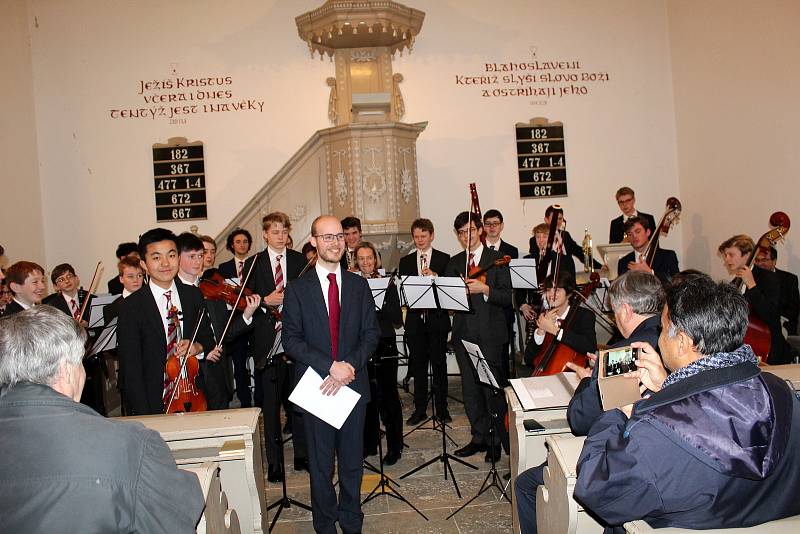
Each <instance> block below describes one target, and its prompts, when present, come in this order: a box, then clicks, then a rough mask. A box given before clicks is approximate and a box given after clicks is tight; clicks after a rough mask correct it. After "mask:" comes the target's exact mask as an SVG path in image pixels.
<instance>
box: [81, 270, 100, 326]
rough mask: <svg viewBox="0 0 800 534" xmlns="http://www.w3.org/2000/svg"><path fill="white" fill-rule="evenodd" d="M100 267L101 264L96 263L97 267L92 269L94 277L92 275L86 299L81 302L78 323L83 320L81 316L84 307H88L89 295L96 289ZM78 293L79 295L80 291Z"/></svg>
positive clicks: (84, 310) (84, 309)
mask: <svg viewBox="0 0 800 534" xmlns="http://www.w3.org/2000/svg"><path fill="white" fill-rule="evenodd" d="M102 266H103V262H102V261H98V262H97V266H96V267H95V268H94V275H92V281H91V282H90V283H89V292H88V293H86V299H85V300H84V301H83V306H81V313H80V315H78V322H80V321H82V320H83V314H84V313H86V306H88V305H89V295H91V294H92V293H94V290H95V289H97V286H96V284H97V275H98V274H99V272H100V269H101V268H102ZM78 292H79V293H80V290H79V291H78Z"/></svg>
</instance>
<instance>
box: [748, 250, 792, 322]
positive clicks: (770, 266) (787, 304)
mask: <svg viewBox="0 0 800 534" xmlns="http://www.w3.org/2000/svg"><path fill="white" fill-rule="evenodd" d="M777 260H778V250H777V249H776V248H775V247H769V252H766V251H764V250H759V251H758V253H757V254H756V266H758V267H760V268H761V269H764V270H765V271H772V272H773V273H775V274H776V275H778V278H779V279H780V281H781V284H780V285H781V291H780V295H781V296H780V304H779V305H778V313H779V315H780V316H781V317H783V318H784V319H786V321H785V322H784V323H783V326H784V327H785V328H786V334H787V335H789V336H796V335H797V321H798V314H800V292H799V291H798V286H797V275H795V274H792V273H790V272H787V271H782V270H780V269H778V268H777V267H775V262H776V261H777Z"/></svg>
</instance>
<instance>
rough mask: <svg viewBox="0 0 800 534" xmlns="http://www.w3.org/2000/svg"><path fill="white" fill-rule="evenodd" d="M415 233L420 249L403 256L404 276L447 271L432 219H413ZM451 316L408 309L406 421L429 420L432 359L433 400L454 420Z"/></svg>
mask: <svg viewBox="0 0 800 534" xmlns="http://www.w3.org/2000/svg"><path fill="white" fill-rule="evenodd" d="M411 237H412V238H413V239H414V246H415V247H416V250H415V251H414V252H412V253H411V254H408V255H406V256H404V257H402V258H401V259H400V267H399V272H400V276H437V275H439V274H441V275H444V271H445V269H446V268H447V262H448V261H450V255H449V254H446V253H444V252H441V251H439V250H436V249H435V248H433V240H434V238H435V236H434V229H433V223H432V222H431V221H430V220H429V219H417V220H415V221H414V222H413V223H411ZM448 332H450V316H449V315H448V313H447V311H445V310H413V309H409V310H408V311H407V312H406V322H405V336H406V341H407V342H408V348H409V350H410V356H411V358H410V362H409V365H410V367H411V376H412V377H413V378H414V413H412V414H411V417H409V418H408V420H407V421H406V423H408V424H409V425H417V424H419V423H421V422H422V421H424V420H425V418H426V417H427V413H426V412H427V409H428V363H430V365H431V368H432V371H433V402H434V408H435V413H436V417H437V418H439V419H442V420H444V421H445V422H450V421H452V419H451V418H450V413H449V412H448V410H447V365H446V353H447V334H448Z"/></svg>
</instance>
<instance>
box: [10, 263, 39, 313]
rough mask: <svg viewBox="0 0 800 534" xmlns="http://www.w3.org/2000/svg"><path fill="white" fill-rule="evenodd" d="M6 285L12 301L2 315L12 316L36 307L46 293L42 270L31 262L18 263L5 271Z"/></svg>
mask: <svg viewBox="0 0 800 534" xmlns="http://www.w3.org/2000/svg"><path fill="white" fill-rule="evenodd" d="M5 275H6V283H7V284H8V288H9V289H10V290H11V293H12V295H13V296H14V300H12V301H11V302H9V303H8V304H6V309H5V313H4V315H6V316H8V315H12V314H15V313H19V312H21V311H22V310H27V309H28V308H30V307H32V306H36V305H37V304H39V303H40V302H41V301H42V297H43V296H44V294H45V292H46V291H47V281H46V280H45V277H44V269H43V268H42V266H41V265H39V264H38V263H33V262H32V261H18V262H17V263H15V264H13V265H12V266H11V267H9V268H8V269H6V271H5Z"/></svg>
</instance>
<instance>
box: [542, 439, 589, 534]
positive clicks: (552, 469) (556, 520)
mask: <svg viewBox="0 0 800 534" xmlns="http://www.w3.org/2000/svg"><path fill="white" fill-rule="evenodd" d="M584 439H585V438H584V437H575V436H573V435H571V434H559V435H551V436H548V437H547V438H546V439H545V443H546V444H547V466H546V467H545V469H544V485H543V486H539V488H538V489H537V490H536V529H537V532H539V534H596V533H602V532H603V527H602V526H601V525H600V524H599V523H598V522H597V521H595V520H594V519H593V518H592V517H591V516H590V515H589V514H587V513H586V511H585V510H584V509H583V507H582V506H581V505H580V504H578V502H577V501H575V499H573V498H572V493H573V491H574V490H575V483H576V481H577V479H578V473H577V469H576V466H577V463H578V457H579V456H580V454H581V449H583V441H584Z"/></svg>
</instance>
